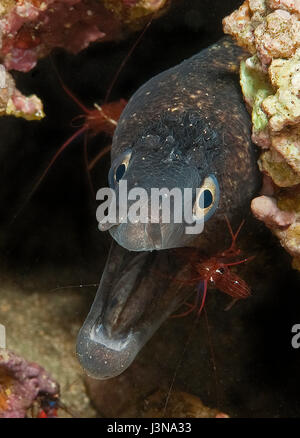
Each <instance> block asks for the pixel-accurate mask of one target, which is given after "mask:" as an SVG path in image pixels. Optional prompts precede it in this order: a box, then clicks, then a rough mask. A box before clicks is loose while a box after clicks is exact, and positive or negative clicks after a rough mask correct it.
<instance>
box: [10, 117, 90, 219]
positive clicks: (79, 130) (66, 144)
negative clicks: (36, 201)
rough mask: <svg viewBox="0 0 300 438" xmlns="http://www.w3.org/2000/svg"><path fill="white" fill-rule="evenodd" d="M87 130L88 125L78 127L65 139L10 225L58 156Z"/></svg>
mask: <svg viewBox="0 0 300 438" xmlns="http://www.w3.org/2000/svg"><path fill="white" fill-rule="evenodd" d="M86 130H87V128H86V126H83V127H82V128H80V129H78V130H77V131H76V132H75V133H74V134H73V135H72V136H71V137H70V138H68V140H67V141H65V142H64V143H63V145H62V146H61V147H60V148H59V149H58V151H57V152H56V153H55V154H54V156H53V157H52V159H51V160H50V163H49V164H48V165H47V167H46V169H45V170H44V172H43V173H42V175H41V176H40V178H39V179H38V181H37V182H36V183H35V185H34V186H33V188H32V190H31V191H30V193H29V194H28V196H27V197H26V199H25V202H24V203H23V205H22V206H21V208H20V209H19V210H18V211H17V213H16V214H15V215H14V216H13V218H12V220H11V222H10V225H11V224H12V223H13V222H14V221H15V220H16V218H17V217H18V216H19V215H20V213H22V211H23V210H24V208H25V207H26V205H27V204H28V202H29V201H30V199H31V198H32V196H33V194H34V193H35V192H36V191H37V189H38V188H39V186H40V185H41V183H42V182H43V180H44V178H45V176H46V175H47V174H48V172H49V170H50V168H51V167H52V165H53V164H54V163H55V161H56V160H57V158H58V157H59V156H60V154H61V153H62V152H63V151H64V150H65V149H66V148H67V146H69V144H70V143H72V141H73V140H75V139H76V138H77V137H79V136H80V135H81V134H83V133H84V132H85V131H86Z"/></svg>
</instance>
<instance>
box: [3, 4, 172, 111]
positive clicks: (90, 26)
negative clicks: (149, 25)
mask: <svg viewBox="0 0 300 438" xmlns="http://www.w3.org/2000/svg"><path fill="white" fill-rule="evenodd" d="M166 4H167V0H130V1H129V0H111V1H110V0H2V1H1V3H0V61H1V62H2V64H3V66H4V67H5V70H6V72H7V71H10V70H17V71H22V72H28V71H30V70H31V69H32V68H33V67H34V66H35V65H36V63H37V61H38V59H39V58H41V57H44V56H46V55H48V54H49V53H50V52H51V50H52V49H54V48H58V47H59V48H63V49H65V50H67V51H69V52H71V53H74V54H76V53H78V52H79V51H81V50H83V49H84V48H86V47H88V46H89V44H90V43H92V42H95V41H110V40H117V39H120V38H122V37H123V36H124V35H126V34H127V33H128V32H130V31H131V30H136V29H138V28H139V27H141V26H142V25H143V24H144V23H145V20H149V18H147V17H150V16H151V15H153V14H154V13H157V12H158V11H160V10H161V9H163V7H164V6H166ZM0 88H1V83H0ZM19 97H20V98H21V96H19ZM15 105H16V106H17V107H18V108H17V114H16V112H15V111H11V112H10V113H9V114H13V115H20V114H21V115H22V116H23V115H28V117H27V118H41V117H42V115H43V113H42V104H41V102H40V101H38V98H35V102H34V105H35V108H34V109H33V108H32V99H29V100H28V101H27V100H26V98H25V97H24V96H23V97H22V98H21V100H20V99H18V100H17V102H16V103H15ZM38 107H39V108H38ZM4 113H6V114H7V112H4ZM2 114H3V111H2ZM32 114H35V117H31V116H32ZM37 115H39V117H37Z"/></svg>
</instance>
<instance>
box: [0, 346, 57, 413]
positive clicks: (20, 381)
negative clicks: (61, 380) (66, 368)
mask: <svg viewBox="0 0 300 438" xmlns="http://www.w3.org/2000/svg"><path fill="white" fill-rule="evenodd" d="M58 395H59V386H58V384H57V383H56V382H55V381H54V380H53V379H52V378H51V377H50V375H49V374H48V373H47V372H46V371H45V370H44V368H42V367H41V366H39V365H38V364H36V363H33V362H27V361H26V360H25V359H23V358H22V357H19V356H17V355H16V354H14V353H12V352H11V351H9V350H6V349H0V418H24V417H26V412H27V410H28V409H29V408H31V407H32V406H33V403H34V402H35V401H36V400H38V399H39V400H40V401H41V402H42V401H43V399H45V400H46V399H48V398H49V397H52V398H53V399H56V398H57V397H58ZM42 412H43V413H44V411H42ZM50 416H51V409H50V410H49V413H48V415H47V417H50Z"/></svg>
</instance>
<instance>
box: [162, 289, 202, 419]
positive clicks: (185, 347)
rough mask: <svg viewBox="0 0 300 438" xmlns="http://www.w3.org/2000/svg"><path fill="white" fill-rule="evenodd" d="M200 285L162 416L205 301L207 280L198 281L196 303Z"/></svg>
mask: <svg viewBox="0 0 300 438" xmlns="http://www.w3.org/2000/svg"><path fill="white" fill-rule="evenodd" d="M202 286H203V295H202V299H201V305H200V309H199V311H198V312H197V316H196V318H195V320H194V322H193V327H192V329H191V331H190V333H189V335H188V338H187V341H186V343H185V345H184V349H183V351H182V354H181V357H180V359H179V361H178V362H177V365H176V368H175V371H174V374H173V377H172V381H171V385H170V387H169V390H168V393H167V396H166V401H165V405H164V409H163V414H162V417H163V418H164V417H165V414H166V410H167V406H168V403H169V400H170V397H171V394H172V391H173V387H174V384H175V380H176V377H177V374H178V371H179V370H180V367H181V365H182V362H183V360H184V357H185V353H186V351H187V348H188V346H189V345H190V343H191V341H192V339H193V335H194V333H195V330H196V328H197V326H198V321H199V317H200V314H201V311H202V309H203V306H204V303H205V298H206V292H207V281H204V282H200V283H199V285H198V288H197V300H196V304H198V301H199V299H200V296H201V287H202ZM193 308H194V306H193ZM189 313H190V312H189Z"/></svg>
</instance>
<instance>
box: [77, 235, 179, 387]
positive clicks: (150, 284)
mask: <svg viewBox="0 0 300 438" xmlns="http://www.w3.org/2000/svg"><path fill="white" fill-rule="evenodd" d="M167 260H168V256H167V254H166V252H165V251H159V252H138V253H137V252H129V251H127V250H126V249H124V248H122V247H120V246H119V245H118V244H117V243H116V242H113V244H112V248H111V251H110V254H109V257H108V261H107V264H106V267H105V270H104V273H103V276H102V279H101V283H100V286H99V289H98V292H97V295H96V298H95V300H94V303H93V305H92V308H91V310H90V313H89V315H88V316H87V318H86V320H85V322H84V324H83V327H82V328H81V330H80V332H79V335H78V339H77V355H78V358H79V361H80V363H81V365H82V366H83V368H84V369H85V370H86V372H87V374H88V375H90V376H91V377H94V378H97V379H108V378H111V377H115V376H117V375H119V374H121V373H122V372H123V371H125V370H126V368H128V366H129V365H130V364H131V363H132V361H133V360H134V359H135V357H136V355H137V354H138V352H139V351H140V349H141V348H142V347H143V345H144V344H145V343H146V342H147V341H148V339H149V338H150V337H151V336H152V335H153V333H154V332H155V331H156V330H157V328H158V327H159V326H160V325H161V324H162V322H163V321H164V320H165V319H166V318H167V317H168V316H169V314H170V313H172V312H173V311H174V310H175V308H177V307H178V303H179V301H181V300H183V299H184V296H183V295H181V294H180V292H179V291H178V288H173V287H170V283H171V280H172V275H171V271H170V272H169V273H165V274H164V275H161V274H160V273H159V272H160V271H161V266H167V264H168V261H167ZM157 275H160V281H159V287H158V282H157Z"/></svg>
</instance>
